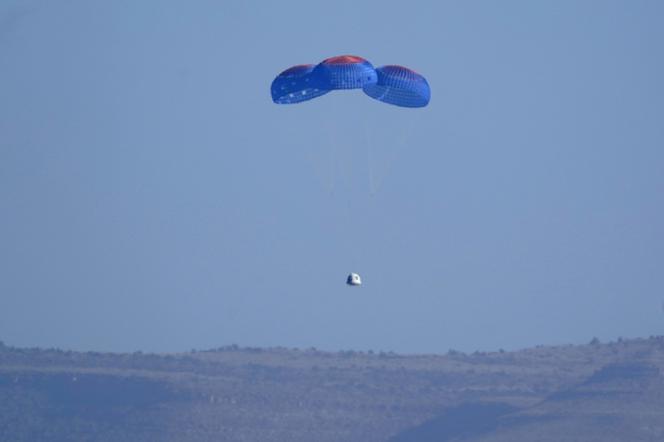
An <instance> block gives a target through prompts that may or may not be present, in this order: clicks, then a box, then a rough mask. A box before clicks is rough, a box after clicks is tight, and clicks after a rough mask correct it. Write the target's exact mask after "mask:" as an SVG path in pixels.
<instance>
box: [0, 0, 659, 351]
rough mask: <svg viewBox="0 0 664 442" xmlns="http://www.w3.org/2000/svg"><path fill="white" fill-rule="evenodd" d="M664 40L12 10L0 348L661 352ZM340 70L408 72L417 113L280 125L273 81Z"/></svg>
mask: <svg viewBox="0 0 664 442" xmlns="http://www.w3.org/2000/svg"><path fill="white" fill-rule="evenodd" d="M404 5H407V7H404ZM663 20H664V2H661V1H655V0H653V1H599V0H597V1H576V0H575V1H539V2H533V1H502V2H494V1H486V2H484V1H472V2H469V1H458V2H442V1H434V0H431V1H426V2H424V1H423V2H406V3H404V2H403V1H398V2H389V1H380V2H377V1H376V2H369V1H367V2H364V1H357V0H349V1H335V2H311V1H301V2H287V1H280V2H268V1H264V2H257V1H255V2H250V1H211V0H210V1H172V0H168V1H166V0H160V1H143V2H136V1H134V0H126V1H120V0H118V1H89V0H61V1H57V2H55V1H12V0H9V1H8V0H3V1H2V2H0V340H3V341H5V343H6V344H10V345H17V346H46V347H51V346H55V347H60V348H68V349H79V350H102V351H107V350H110V351H133V350H138V349H140V350H144V351H180V350H189V349H191V348H197V349H206V348H212V347H218V346H222V345H227V344H232V343H236V344H239V345H242V346H287V347H310V346H315V347H317V348H320V349H326V350H338V349H356V350H368V349H373V350H385V351H388V350H393V351H398V352H408V353H412V352H445V351H447V350H448V349H450V348H454V349H459V350H464V351H474V350H495V349H498V348H501V347H502V348H505V349H514V348H521V347H526V346H532V345H537V344H565V343H585V342H588V341H589V340H590V339H591V338H592V337H593V336H597V337H598V338H600V340H611V339H616V338H617V337H619V336H623V337H633V336H649V335H651V334H662V333H664V314H663V311H662V301H663V300H664V81H662V79H664V60H663V58H662V54H664V26H662V21H663ZM339 54H355V55H361V56H363V57H366V58H367V59H369V60H370V61H371V62H372V63H374V64H375V65H377V66H378V65H383V64H402V65H406V66H409V67H411V68H413V69H415V70H417V71H419V72H421V73H422V74H423V75H425V76H426V77H427V79H428V80H429V83H430V85H431V89H432V99H431V103H430V105H429V106H428V107H427V108H424V109H416V110H408V109H400V108H396V107H392V106H388V105H385V104H383V103H379V102H377V101H374V100H371V99H370V98H368V97H366V96H364V94H362V92H361V91H340V92H337V93H331V94H328V95H326V96H323V97H321V98H319V99H316V100H313V101H311V102H307V103H304V104H301V105H293V106H278V105H275V104H273V103H272V102H271V100H270V93H269V88H270V83H271V81H272V79H273V78H274V76H275V75H276V74H278V73H279V72H280V71H282V70H284V69H286V68H287V67H289V66H291V65H294V64H300V63H317V62H319V61H321V60H322V59H324V58H327V57H330V56H334V55H339ZM350 271H357V272H359V273H360V274H361V275H362V278H363V281H364V286H362V287H361V288H351V287H347V286H345V284H344V282H345V278H346V275H347V274H348V272H350Z"/></svg>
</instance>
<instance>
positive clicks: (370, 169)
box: [364, 120, 376, 197]
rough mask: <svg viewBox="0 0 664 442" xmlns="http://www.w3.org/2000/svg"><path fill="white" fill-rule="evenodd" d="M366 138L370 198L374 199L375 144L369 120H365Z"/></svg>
mask: <svg viewBox="0 0 664 442" xmlns="http://www.w3.org/2000/svg"><path fill="white" fill-rule="evenodd" d="M364 138H365V140H366V146H367V169H368V172H369V197H372V196H373V195H374V193H376V182H375V178H374V169H373V161H372V160H373V143H372V139H371V131H370V130H369V125H368V124H367V120H364Z"/></svg>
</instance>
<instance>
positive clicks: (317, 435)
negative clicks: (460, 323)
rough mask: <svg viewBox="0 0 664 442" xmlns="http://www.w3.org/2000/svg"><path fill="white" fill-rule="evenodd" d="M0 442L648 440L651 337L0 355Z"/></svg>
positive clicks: (661, 342) (661, 365) (663, 347)
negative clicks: (525, 344)
mask: <svg viewBox="0 0 664 442" xmlns="http://www.w3.org/2000/svg"><path fill="white" fill-rule="evenodd" d="M0 440H11V441H17V442H19V441H40V440H49V441H70V440H94V441H117V440H132V441H183V440H186V441H212V440H228V441H293V442H299V441H311V440H317V441H320V442H327V441H341V440H343V441H388V440H391V441H393V442H395V441H396V442H403V441H428V440H436V441H446V440H448V441H452V440H464V441H466V440H468V441H482V442H494V441H495V442H498V441H531V440H541V441H554V440H556V441H558V440H583V441H595V440H596V441H600V440H601V441H613V440H616V441H618V440H631V441H661V440H664V338H663V337H651V338H649V339H635V340H624V341H620V342H613V343H608V344H600V343H597V342H594V343H592V344H588V345H580V346H571V345H569V346H557V347H537V348H532V349H525V350H521V351H515V352H502V351H501V352H493V353H478V352H476V353H474V354H463V353H459V352H453V351H451V352H449V353H448V354H446V355H398V354H393V353H373V352H352V351H347V352H337V353H328V352H321V351H316V350H315V349H309V350H298V349H285V348H270V349H254V348H238V347H236V346H230V347H223V348H219V349H214V350H208V351H197V352H194V351H192V352H190V353H182V354H143V353H140V352H137V353H132V354H114V353H96V352H87V353H82V352H71V351H62V350H57V349H49V350H47V349H24V348H14V347H8V346H5V345H1V346H0Z"/></svg>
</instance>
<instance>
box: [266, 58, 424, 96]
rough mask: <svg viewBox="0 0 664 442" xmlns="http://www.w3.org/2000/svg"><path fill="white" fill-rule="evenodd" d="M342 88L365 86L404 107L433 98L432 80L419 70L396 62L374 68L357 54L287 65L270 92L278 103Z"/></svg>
mask: <svg viewBox="0 0 664 442" xmlns="http://www.w3.org/2000/svg"><path fill="white" fill-rule="evenodd" d="M339 89H362V90H363V91H364V93H365V94H367V95H368V96H369V97H371V98H374V99H376V100H378V101H382V102H383V103H387V104H392V105H395V106H401V107H424V106H426V105H427V104H429V100H430V98H431V90H430V88H429V83H428V82H427V80H426V79H425V78H424V77H423V76H422V75H420V74H418V73H417V72H415V71H413V70H411V69H409V68H406V67H403V66H397V65H386V66H382V67H379V68H374V67H373V65H372V64H371V63H370V62H369V61H368V60H366V59H364V58H362V57H358V56H356V55H340V56H337V57H331V58H327V59H325V60H323V61H322V62H320V63H319V64H317V65H313V64H302V65H296V66H293V67H291V68H288V69H286V70H285V71H283V72H282V73H281V74H279V75H277V77H276V78H275V79H274V81H272V87H271V92H272V101H274V102H275V103H277V104H294V103H301V102H303V101H307V100H311V99H312V98H316V97H320V96H321V95H324V94H326V93H328V92H330V91H332V90H339Z"/></svg>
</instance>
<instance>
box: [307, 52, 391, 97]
mask: <svg viewBox="0 0 664 442" xmlns="http://www.w3.org/2000/svg"><path fill="white" fill-rule="evenodd" d="M314 75H316V76H317V77H318V78H320V79H321V81H322V83H323V85H324V87H326V88H328V89H361V88H363V87H364V86H366V85H368V84H373V83H376V81H377V79H378V78H377V76H376V70H375V69H374V67H373V66H372V65H371V63H369V62H368V61H367V60H365V59H364V58H362V57H358V56H355V55H340V56H338V57H332V58H328V59H326V60H323V61H322V62H320V63H319V64H318V66H316V68H315V69H314Z"/></svg>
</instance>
